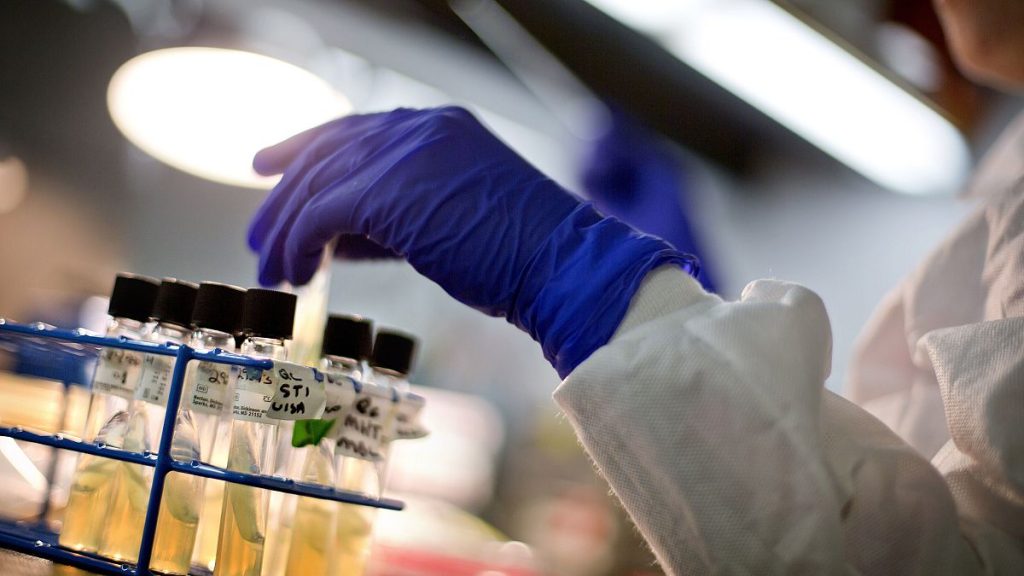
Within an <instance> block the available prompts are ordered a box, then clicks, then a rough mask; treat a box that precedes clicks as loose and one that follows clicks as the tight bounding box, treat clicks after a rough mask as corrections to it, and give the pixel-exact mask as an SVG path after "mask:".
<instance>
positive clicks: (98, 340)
mask: <svg viewBox="0 0 1024 576" xmlns="http://www.w3.org/2000/svg"><path fill="white" fill-rule="evenodd" d="M0 342H4V343H7V344H10V345H12V346H18V345H19V344H20V345H33V346H45V347H49V348H50V349H51V350H52V352H53V359H54V360H53V362H54V366H53V370H52V371H50V370H47V371H46V372H50V373H51V374H56V375H60V377H61V379H62V380H63V381H64V382H63V384H64V386H65V389H66V388H67V386H69V385H70V384H71V383H72V382H71V380H72V379H74V378H75V377H76V376H78V374H77V372H76V371H75V370H73V369H68V368H67V367H66V365H65V362H66V361H67V360H68V358H69V357H70V356H81V355H82V354H83V352H84V353H88V352H89V351H92V353H93V354H96V353H98V351H99V349H100V348H120V349H123V350H132V351H136V352H143V353H146V354H157V355H160V356H174V357H175V362H174V372H173V375H172V378H171V384H170V390H169V391H168V397H167V409H166V414H165V417H164V423H163V430H162V432H161V434H160V445H159V447H158V448H157V451H156V452H155V453H153V452H147V453H138V452H129V451H126V450H121V449H119V448H113V447H110V446H104V445H100V444H93V443H90V442H83V441H81V440H77V439H73V438H66V437H64V436H62V435H61V434H53V435H50V434H38V433H35V432H30V431H28V430H24V429H22V428H18V427H5V426H0V436H6V437H9V438H14V439H15V440H21V441H25V442H34V443H36V444H43V445H45V446H51V447H53V448H59V449H61V450H72V451H74V452H82V453H85V454H92V455H95V456H101V457H104V458H111V459H114V460H121V461H124V462H132V463H135V464H141V465H143V466H152V467H153V468H154V471H153V484H152V487H151V488H150V492H149V503H148V507H147V510H146V521H145V523H144V524H143V528H142V542H141V544H140V547H139V561H138V563H136V564H134V565H126V564H121V563H117V562H112V561H110V560H106V559H104V558H101V557H99V556H95V555H92V554H86V553H82V552H77V551H74V550H70V549H67V548H63V547H61V546H59V545H58V544H57V535H56V534H55V533H53V532H51V531H50V530H48V529H47V528H46V527H45V525H44V524H42V522H40V523H38V524H34V523H27V522H19V523H12V522H6V521H0V548H6V549H9V550H14V551H17V552H21V553H24V554H29V555H32V556H36V557H39V558H44V559H47V560H50V561H53V562H56V563H59V564H65V565H68V566H73V567H75V568H80V569H83V570H88V571H90V572H95V573H97V574H109V575H112V576H131V575H135V576H150V575H151V574H153V573H152V572H151V571H150V569H149V563H150V559H151V557H152V553H153V539H154V536H155V535H156V525H157V515H158V513H159V510H160V499H161V498H162V497H163V493H164V480H165V479H166V477H167V474H168V473H169V472H180V473H182V474H194V475H196V476H202V477H204V478H213V479H215V480H222V481H224V482H231V483H235V484H244V485H247V486H254V487H256V488H263V489H266V490H273V491H278V492H286V493H288V494H295V495H298V496H309V497H312V498H321V499H324V500H333V501H335V502H344V503H347V504H355V505H358V506H370V507H373V508H382V509H385V510H401V509H402V508H404V507H405V505H404V503H402V502H401V501H399V500H392V499H388V498H381V499H375V498H369V497H367V496H366V495H364V494H360V493H357V492H348V491H345V490H336V489H334V488H330V487H327V486H321V485H317V484H310V483H305V482H297V481H294V480H291V479H288V478H280V477H277V476H265V475H257V474H244V473H241V472H234V471H232V470H226V469H224V468H218V467H216V466H210V465H207V464H203V463H200V462H196V461H193V462H180V461H177V460H174V459H173V458H171V456H170V449H171V440H172V438H173V437H174V424H175V420H176V418H175V416H176V415H177V413H178V406H179V404H180V402H181V391H182V387H183V385H184V384H183V382H184V380H185V368H186V366H187V365H188V363H189V362H190V361H192V360H203V361H209V362H216V363H220V364H228V365H232V366H240V367H250V368H258V369H263V370H265V369H269V368H271V367H272V366H273V364H272V362H271V361H270V360H265V359H259V358H250V357H248V356H241V355H238V354H232V353H230V352H224V351H222V350H219V349H218V350H214V351H210V352H200V351H197V350H194V349H193V348H190V347H188V346H185V345H175V344H155V343H151V342H140V341H137V340H128V339H125V338H105V337H102V336H97V335H95V334H92V333H89V332H86V331H82V330H64V329H59V328H54V327H52V326H47V325H43V324H32V325H27V324H19V323H16V322H11V321H8V320H4V319H3V318H0ZM69 355H70V356H69ZM51 479H52V478H51ZM43 514H45V509H44V511H43ZM42 518H43V515H41V516H40V519H42Z"/></svg>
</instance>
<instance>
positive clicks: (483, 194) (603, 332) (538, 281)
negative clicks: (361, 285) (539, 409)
mask: <svg viewBox="0 0 1024 576" xmlns="http://www.w3.org/2000/svg"><path fill="white" fill-rule="evenodd" d="M253 166H254V167H255V169H256V170H257V172H259V173H261V174H266V175H270V174H275V173H280V172H281V171H284V176H283V177H282V179H281V182H280V183H279V184H278V185H277V186H276V187H275V188H274V190H273V192H272V193H271V194H270V196H269V197H268V198H267V200H266V202H265V203H264V204H263V206H262V207H261V208H260V210H259V211H258V213H257V214H256V216H255V218H254V219H253V221H252V224H251V226H250V230H249V244H250V246H251V247H252V248H253V249H254V250H256V251H258V252H259V253H260V282H262V283H263V284H276V283H278V282H280V281H281V280H288V281H290V282H292V283H295V284H303V283H305V282H306V281H308V280H309V278H310V277H311V276H312V274H313V272H314V270H315V268H316V266H317V263H318V261H319V257H320V253H321V250H322V249H323V246H324V244H326V243H327V242H328V241H329V240H330V239H332V238H334V237H338V252H339V254H340V255H341V256H343V257H353V258H360V257H380V256H386V255H392V256H401V257H404V258H406V259H407V260H408V261H409V262H410V263H411V264H412V266H413V267H414V268H415V269H416V270H417V271H419V272H420V273H421V274H423V275H424V276H426V277H428V278H430V279H431V280H433V281H435V282H437V283H438V284H440V285H441V287H442V288H444V289H445V290H446V291H447V292H448V293H449V294H451V295H452V296H454V297H455V298H456V299H458V300H459V301H461V302H463V303H465V304H467V305H469V306H472V307H474V308H476V309H478V310H481V311H483V312H485V313H487V314H490V315H492V316H504V317H506V318H507V319H508V321H509V322H511V323H513V324H515V325H516V326H518V327H520V328H522V329H523V330H525V331H526V332H528V333H529V334H530V335H531V336H532V337H533V338H534V339H535V340H537V341H538V342H539V343H540V344H541V347H542V348H543V351H544V355H545V357H546V358H547V359H548V360H549V361H550V362H551V363H552V365H553V366H554V367H555V369H556V370H557V371H558V373H559V374H560V375H561V376H563V377H564V376H566V375H567V374H568V373H569V372H571V371H572V370H573V368H575V367H576V366H577V365H578V364H579V363H580V362H582V361H583V360H585V359H586V358H587V357H588V356H589V355H590V354H591V353H592V352H593V351H594V350H596V349H597V348H598V347H600V346H602V345H603V344H604V343H605V342H607V341H608V339H609V338H610V337H611V335H612V333H613V332H614V331H615V328H616V327H617V326H618V324H619V322H620V321H621V319H622V317H623V316H624V315H625V312H626V309H627V307H628V306H629V302H630V299H631V298H632V296H633V294H634V293H635V292H636V290H637V289H638V287H639V285H640V282H641V280H642V279H643V277H644V276H645V275H646V274H647V272H648V271H650V270H652V269H654V268H656V267H659V266H662V265H665V264H675V265H678V266H681V267H683V268H684V269H686V270H688V271H690V272H691V273H695V272H696V271H697V267H698V266H697V262H696V261H695V260H694V259H693V258H692V257H690V256H688V255H686V254H683V253H680V252H678V251H676V250H674V249H672V247H671V246H669V245H668V244H666V243H665V242H663V241H661V240H659V239H657V238H653V237H650V236H645V235H643V234H640V233H638V232H636V231H635V230H633V229H631V228H629V227H628V226H626V225H625V224H623V223H622V222H620V221H618V220H615V219H613V218H606V217H603V216H601V215H600V214H599V213H598V212H597V211H595V210H594V209H593V208H592V207H591V206H590V205H589V204H584V203H581V202H580V201H579V200H577V199H576V198H575V197H573V196H572V195H570V194H569V193H567V192H566V191H565V190H563V189H562V188H561V187H559V186H558V185H557V184H556V183H555V182H553V181H552V180H551V179H549V178H547V177H546V176H544V175H543V174H541V173H540V172H538V171H537V170H536V169H535V168H533V167H532V166H530V165H529V164H528V163H527V162H526V161H525V160H523V159H522V158H520V157H519V156H518V155H516V153H515V152H513V151H512V150H510V149H509V148H508V147H507V146H506V145H505V144H503V143H502V142H501V141H500V140H498V139H497V138H496V137H495V136H494V135H492V134H491V133H490V132H488V131H487V129H486V128H484V127H483V126H482V125H481V124H480V123H479V122H477V120H476V119H475V118H473V116H472V115H471V114H469V113H468V112H466V111H465V110H463V109H461V108H451V107H450V108H439V109H431V110H407V109H400V110H395V111H393V112H386V113H380V114H368V115H364V116H348V117H345V118H341V119H338V120H335V121H333V122H329V123H327V124H324V125H322V126H320V127H317V128H314V129H312V130H309V131H307V132H304V133H302V134H299V135H297V136H294V137H292V138H291V139H289V140H286V141H284V142H282V143H280V144H277V145H276V146H273V147H270V148H267V149H265V150H263V151H261V152H260V153H259V154H257V156H256V158H255V159H254V161H253Z"/></svg>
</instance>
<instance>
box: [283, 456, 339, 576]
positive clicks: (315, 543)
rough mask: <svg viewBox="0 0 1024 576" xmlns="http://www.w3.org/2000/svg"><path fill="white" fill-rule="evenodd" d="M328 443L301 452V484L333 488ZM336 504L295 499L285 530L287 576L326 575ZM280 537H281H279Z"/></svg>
mask: <svg viewBox="0 0 1024 576" xmlns="http://www.w3.org/2000/svg"><path fill="white" fill-rule="evenodd" d="M333 452H334V451H333V447H332V446H331V442H330V441H329V440H327V441H324V442H322V443H321V444H320V445H319V446H311V447H308V448H306V449H303V450H302V453H301V454H302V456H304V463H303V470H302V474H301V476H302V480H303V481H305V482H312V483H316V484H321V485H324V486H331V485H333V484H334V453H333ZM336 509H337V504H336V503H335V502H333V501H330V500H321V499H319V498H303V497H300V498H298V503H297V504H296V505H295V511H294V513H293V515H292V518H291V523H290V526H289V530H288V539H289V545H288V548H287V550H286V552H287V566H286V567H285V569H284V570H283V572H284V573H285V574H286V575H287V576H303V575H305V574H324V575H325V574H327V555H328V553H330V548H331V544H332V541H333V534H332V528H333V526H332V524H333V522H334V512H335V510H336ZM282 536H283V534H282Z"/></svg>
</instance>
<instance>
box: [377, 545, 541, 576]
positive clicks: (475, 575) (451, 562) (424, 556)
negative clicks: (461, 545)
mask: <svg viewBox="0 0 1024 576" xmlns="http://www.w3.org/2000/svg"><path fill="white" fill-rule="evenodd" d="M373 555H374V559H373V565H374V567H373V568H372V569H371V570H370V575H371V576H542V574H541V573H540V572H537V571H535V570H533V569H532V568H528V567H522V566H508V567H503V566H496V565H494V564H490V563H488V562H483V561H479V560H469V559H466V558H459V557H454V556H450V555H447V554H444V553H442V552H434V551H430V550H409V549H401V548H393V547H390V546H384V545H380V544H378V545H376V546H374V549H373Z"/></svg>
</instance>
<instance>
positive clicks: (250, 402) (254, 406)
mask: <svg viewBox="0 0 1024 576" xmlns="http://www.w3.org/2000/svg"><path fill="white" fill-rule="evenodd" d="M273 399H274V383H273V382H272V381H271V379H270V370H260V369H259V368H253V367H251V366H246V367H243V368H241V371H240V372H239V374H238V382H237V384H236V385H235V397H234V400H233V401H232V403H231V415H232V416H233V417H234V418H235V420H245V421H246V422H265V423H273V422H274V420H273V419H272V418H270V417H269V416H268V415H267V411H268V410H270V403H271V402H272V401H273Z"/></svg>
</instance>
